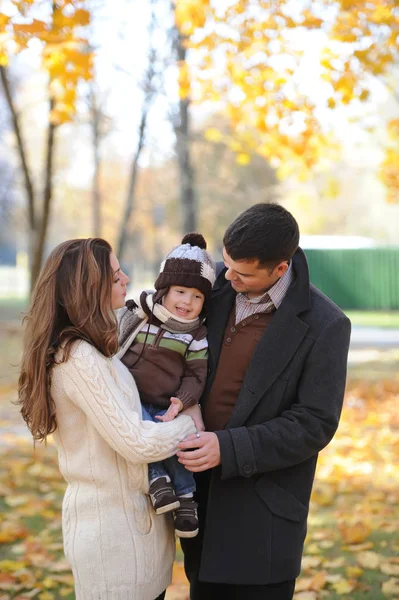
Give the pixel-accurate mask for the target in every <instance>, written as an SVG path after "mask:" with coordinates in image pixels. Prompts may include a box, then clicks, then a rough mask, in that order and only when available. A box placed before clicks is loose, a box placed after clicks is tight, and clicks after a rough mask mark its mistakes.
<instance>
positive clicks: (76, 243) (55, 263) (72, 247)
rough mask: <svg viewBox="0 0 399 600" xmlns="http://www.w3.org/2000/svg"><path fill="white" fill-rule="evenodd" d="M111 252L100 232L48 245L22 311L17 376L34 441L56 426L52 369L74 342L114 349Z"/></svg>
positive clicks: (109, 351)
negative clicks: (25, 310) (27, 304)
mask: <svg viewBox="0 0 399 600" xmlns="http://www.w3.org/2000/svg"><path fill="white" fill-rule="evenodd" d="M111 252H112V248H111V246H110V245H109V244H108V242H106V241H105V240H102V239H100V238H88V239H77V240H69V241H67V242H63V243H62V244H60V245H59V246H57V247H56V248H55V249H54V250H53V251H52V253H51V254H50V256H49V257H48V259H47V261H46V263H45V265H44V267H43V269H42V271H41V272H40V275H39V278H38V280H37V283H36V285H35V289H34V291H33V296H32V303H31V308H30V311H29V313H28V315H27V316H26V317H25V320H26V321H27V326H26V330H25V335H24V350H23V356H22V364H21V373H20V377H19V382H18V395H19V402H18V403H19V404H20V405H21V414H22V416H23V418H24V420H25V421H26V424H27V425H28V427H29V429H30V431H31V432H32V435H33V439H34V440H35V441H36V440H37V441H42V440H45V439H46V437H47V436H48V435H49V434H50V433H52V432H53V431H55V430H56V428H57V421H56V414H55V404H54V401H53V399H52V398H51V393H50V386H51V372H52V368H53V367H54V365H55V364H56V363H60V362H65V361H67V360H68V358H69V354H70V351H71V345H72V344H73V342H74V341H76V340H79V339H83V340H86V341H88V342H89V343H90V344H92V345H93V346H94V347H95V348H97V350H99V352H101V353H102V354H104V356H107V357H110V356H112V355H113V354H114V353H115V352H116V351H117V348H118V337H117V325H116V317H115V314H114V312H113V310H112V281H113V273H112V268H111V263H110V254H111ZM60 345H62V351H61V352H59V353H58V354H57V351H58V349H59V347H60Z"/></svg>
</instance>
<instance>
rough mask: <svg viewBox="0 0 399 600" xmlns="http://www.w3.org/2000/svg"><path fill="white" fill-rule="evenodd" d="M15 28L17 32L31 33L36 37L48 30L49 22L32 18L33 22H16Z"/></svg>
mask: <svg viewBox="0 0 399 600" xmlns="http://www.w3.org/2000/svg"><path fill="white" fill-rule="evenodd" d="M13 29H14V32H16V33H24V34H29V35H30V36H32V37H34V36H35V35H37V34H38V33H41V32H42V31H46V29H47V24H46V23H45V22H44V21H39V20H38V19H32V23H14V24H13Z"/></svg>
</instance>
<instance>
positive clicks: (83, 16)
mask: <svg viewBox="0 0 399 600" xmlns="http://www.w3.org/2000/svg"><path fill="white" fill-rule="evenodd" d="M72 19H73V22H74V24H76V25H80V26H82V27H84V26H85V25H89V24H90V13H89V11H88V10H84V9H83V8H79V9H78V10H77V11H76V12H75V14H74V15H73V17H72Z"/></svg>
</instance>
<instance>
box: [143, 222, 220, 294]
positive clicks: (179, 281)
mask: <svg viewBox="0 0 399 600" xmlns="http://www.w3.org/2000/svg"><path fill="white" fill-rule="evenodd" d="M215 279H216V266H215V263H214V261H213V260H212V257H211V256H210V254H209V253H208V252H207V251H206V241H205V239H204V237H203V236H202V235H201V234H200V233H194V232H193V233H187V234H186V235H185V236H184V237H183V239H182V243H181V245H180V246H176V248H174V249H173V250H172V251H171V252H169V254H168V255H167V256H166V258H165V260H164V261H163V263H162V264H161V268H160V272H159V275H158V277H157V279H156V281H155V284H154V286H155V289H156V290H160V289H163V288H169V287H170V286H171V285H182V286H184V287H188V288H197V289H198V290H200V291H201V292H202V293H203V294H204V296H205V298H208V297H209V296H210V294H211V291H212V287H213V284H214V283H215Z"/></svg>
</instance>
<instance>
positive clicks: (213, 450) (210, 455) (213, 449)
mask: <svg viewBox="0 0 399 600" xmlns="http://www.w3.org/2000/svg"><path fill="white" fill-rule="evenodd" d="M178 448H179V449H180V450H179V452H178V453H177V457H178V459H179V462H180V463H181V464H182V465H184V466H185V467H186V469H187V470H188V471H191V472H192V473H198V472H200V471H206V470H207V469H212V468H213V467H217V466H218V465H220V463H221V458H220V446H219V440H218V437H217V435H216V433H213V432H212V431H203V432H202V433H198V434H195V433H194V434H191V435H188V436H187V437H186V438H185V439H184V440H183V441H182V442H180V444H178ZM191 448H195V450H192V451H191V452H190V451H189V452H184V450H190V449H191Z"/></svg>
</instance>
